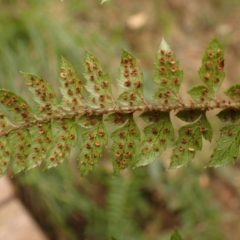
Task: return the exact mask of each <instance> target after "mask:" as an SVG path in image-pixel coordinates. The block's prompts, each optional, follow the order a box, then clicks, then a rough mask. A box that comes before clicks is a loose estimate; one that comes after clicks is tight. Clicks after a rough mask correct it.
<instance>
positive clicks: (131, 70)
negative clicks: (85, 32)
mask: <svg viewBox="0 0 240 240" xmlns="http://www.w3.org/2000/svg"><path fill="white" fill-rule="evenodd" d="M59 74H60V77H59V81H60V93H61V95H62V98H61V101H60V102H59V101H58V100H57V98H56V93H55V91H54V90H53V88H52V87H51V85H50V84H49V83H48V82H47V81H45V80H44V79H42V78H41V77H38V76H36V75H33V74H29V73H23V76H24V79H25V82H26V84H27V86H28V88H29V90H30V92H32V95H33V99H34V100H35V101H36V103H37V105H38V111H37V112H34V111H33V110H32V109H31V108H30V106H29V105H28V104H27V102H26V101H25V100H24V99H22V98H21V97H20V96H17V95H16V94H15V93H13V92H11V91H9V90H5V89H1V90H0V102H1V106H2V107H3V108H2V112H0V157H1V160H0V175H3V174H4V173H5V172H6V170H7V168H8V166H9V165H11V167H12V171H13V173H18V172H20V171H26V170H29V169H31V168H33V167H36V166H39V165H42V164H43V165H44V166H45V168H51V167H55V166H57V165H58V164H60V163H61V162H63V161H64V160H65V159H67V158H68V157H69V154H70V151H71V149H72V148H73V147H74V146H75V144H76V141H77V139H78V138H79V137H81V138H82V143H81V146H80V147H79V149H80V153H79V158H78V166H79V170H80V172H81V174H82V175H85V174H87V173H88V172H89V171H91V170H92V169H93V167H94V166H95V165H96V164H97V162H98V160H99V158H100V157H101V156H102V151H103V148H104V146H105V145H106V144H107V142H108V141H107V140H108V135H109V133H108V130H107V129H106V127H105V125H104V122H105V121H108V122H109V123H111V124H113V125H115V126H116V127H117V129H115V131H113V132H112V133H111V134H110V137H111V138H112V142H113V143H112V147H111V155H112V164H113V169H114V173H115V174H117V173H119V172H120V171H122V170H123V169H125V168H127V167H128V166H135V167H138V166H144V165H147V164H149V163H151V162H152V161H154V160H155V159H157V158H159V156H160V155H161V153H162V152H163V151H164V150H165V149H166V148H167V143H168V141H171V142H173V141H174V129H173V126H172V123H171V118H170V113H171V112H172V111H174V112H177V114H176V116H177V117H178V118H180V119H181V120H183V121H185V122H188V124H187V125H185V126H183V127H181V128H180V129H179V131H178V134H179V136H178V138H177V140H176V141H175V142H174V143H173V144H174V147H173V153H172V156H171V162H170V168H178V167H181V166H184V165H186V164H188V163H189V161H191V160H192V159H193V158H194V157H195V155H196V152H197V151H199V150H201V149H202V139H203V138H204V139H205V140H208V141H211V140H212V134H213V130H212V127H211V125H210V123H209V121H208V119H207V116H206V113H207V111H211V110H212V109H220V112H219V114H218V115H217V116H218V118H219V119H220V120H221V121H223V122H225V123H227V125H226V126H224V127H223V128H222V129H221V136H220V139H219V140H218V141H217V146H216V148H215V150H214V152H213V155H212V158H211V160H210V162H209V166H215V167H216V166H220V165H224V164H226V163H228V162H234V161H235V159H236V158H237V154H238V149H239V145H240V137H239V136H240V134H239V133H240V128H239V124H238V122H239V118H240V114H239V113H240V94H239V93H240V86H239V85H235V86H232V87H230V88H229V89H228V90H227V91H226V92H225V94H226V96H227V97H229V100H224V99H220V98H219V97H218V96H217V90H218V88H219V86H220V85H221V83H222V82H223V80H224V77H225V72H224V53H223V49H222V47H221V45H220V43H219V42H218V40H217V39H213V40H212V41H211V42H210V44H209V46H208V47H207V49H206V51H205V54H204V56H203V59H202V65H201V67H200V69H199V76H200V79H201V80H202V81H203V82H204V84H205V85H204V86H203V85H201V86H196V87H193V88H192V89H190V90H189V91H188V93H189V94H190V96H191V97H192V100H190V101H189V102H184V101H183V100H182V98H181V96H180V94H179V89H180V86H181V83H182V78H183V71H182V70H181V69H180V67H179V62H178V60H177V59H176V56H175V54H174V53H173V51H172V50H171V49H170V47H169V46H168V44H167V43H166V42H165V41H164V40H162V42H161V44H160V47H159V49H158V52H157V55H156V61H155V72H154V76H153V81H154V82H155V83H156V84H157V85H158V89H156V91H155V93H153V101H154V103H152V102H148V101H147V100H146V98H145V96H144V94H143V87H144V81H143V73H142V71H141V69H140V66H139V64H138V63H137V61H136V59H135V58H134V56H133V55H132V54H130V53H129V52H127V51H125V50H124V51H123V52H122V56H121V65H120V76H119V79H118V84H119V86H120V87H121V88H122V93H120V95H119V96H118V97H116V98H115V97H114V95H115V94H113V93H112V88H111V81H110V77H109V74H108V73H107V71H106V70H105V68H104V67H103V65H102V64H101V62H100V61H99V60H98V59H97V58H96V57H95V56H94V55H93V54H91V53H89V52H86V53H85V72H84V77H85V78H86V83H85V85H83V82H82V81H81V80H80V79H79V77H78V76H77V75H76V71H75V70H74V68H73V66H72V65H71V64H70V63H69V62H68V61H67V60H66V59H64V58H63V57H62V59H61V66H60V72H59ZM85 90H86V92H85ZM135 112H139V113H140V114H141V115H140V116H141V118H142V119H143V120H144V121H145V122H146V124H147V125H146V127H145V128H144V130H143V132H144V136H143V137H142V139H141V134H140V130H139V128H138V126H137V122H136V120H135V119H136V117H135ZM78 125H80V126H81V127H82V128H85V131H84V132H81V131H78ZM77 133H80V136H77ZM138 145H140V147H139V149H138V148H137V146H138Z"/></svg>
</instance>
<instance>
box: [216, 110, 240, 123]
mask: <svg viewBox="0 0 240 240" xmlns="http://www.w3.org/2000/svg"><path fill="white" fill-rule="evenodd" d="M217 117H218V118H219V119H220V120H221V121H222V122H228V123H235V122H237V121H238V120H239V119H240V110H239V109H235V108H228V109H224V110H222V111H221V112H219V113H218V114H217Z"/></svg>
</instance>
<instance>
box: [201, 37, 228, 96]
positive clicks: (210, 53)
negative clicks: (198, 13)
mask: <svg viewBox="0 0 240 240" xmlns="http://www.w3.org/2000/svg"><path fill="white" fill-rule="evenodd" d="M198 73H199V76H200V78H201V80H202V81H203V82H204V83H205V84H206V85H207V87H208V89H209V90H210V91H212V92H213V93H214V94H215V93H216V92H217V90H218V88H219V86H220V85H221V83H222V81H223V79H224V77H225V72H224V52H223V48H222V46H221V44H220V43H219V41H218V40H217V39H213V40H212V41H211V42H210V43H209V45H208V47H207V49H206V51H205V53H204V56H203V59H202V66H201V67H200V69H199V71H198ZM212 97H214V96H212Z"/></svg>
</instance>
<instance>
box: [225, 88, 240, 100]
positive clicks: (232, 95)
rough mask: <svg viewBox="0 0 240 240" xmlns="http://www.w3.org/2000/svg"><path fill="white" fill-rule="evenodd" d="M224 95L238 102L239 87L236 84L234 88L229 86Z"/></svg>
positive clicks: (239, 96) (239, 97)
mask: <svg viewBox="0 0 240 240" xmlns="http://www.w3.org/2000/svg"><path fill="white" fill-rule="evenodd" d="M225 94H226V95H227V96H228V97H230V98H231V99H233V100H234V101H237V102H239V101H240V85H239V84H236V85H234V86H231V87H230V88H229V89H228V90H227V91H226V92H225Z"/></svg>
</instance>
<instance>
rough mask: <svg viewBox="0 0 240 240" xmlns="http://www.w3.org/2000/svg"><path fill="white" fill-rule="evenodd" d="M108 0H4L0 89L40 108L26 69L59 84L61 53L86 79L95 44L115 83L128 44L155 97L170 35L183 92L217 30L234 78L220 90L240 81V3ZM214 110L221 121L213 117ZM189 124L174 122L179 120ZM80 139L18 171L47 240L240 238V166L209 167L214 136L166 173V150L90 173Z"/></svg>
mask: <svg viewBox="0 0 240 240" xmlns="http://www.w3.org/2000/svg"><path fill="white" fill-rule="evenodd" d="M100 2H101V1H100V0H85V1H84V0H64V1H60V0H51V1H50V0H1V1H0V84H1V88H8V89H11V90H13V91H15V92H16V93H18V94H20V95H22V96H24V97H25V99H26V100H27V101H28V102H29V103H30V105H32V107H34V103H33V101H32V100H31V95H30V94H29V93H28V91H27V88H26V86H24V84H23V78H22V76H21V74H20V71H24V72H31V73H34V74H37V75H40V76H42V77H43V78H45V79H47V80H48V81H49V82H50V83H51V84H52V85H53V86H54V88H55V89H56V90H57V89H58V87H59V84H58V67H59V62H60V57H61V55H62V56H64V57H65V58H66V59H67V60H68V61H69V62H71V63H72V64H73V66H74V67H75V69H76V71H77V72H78V74H79V76H80V77H82V74H81V73H82V70H83V65H82V63H83V55H84V51H85V49H87V50H89V51H90V52H92V53H93V54H94V55H96V56H97V57H98V58H99V59H100V60H101V61H102V63H103V65H104V66H106V68H107V69H108V71H109V73H110V75H111V77H112V81H113V87H114V89H115V88H116V85H115V79H117V77H118V65H119V63H120V56H121V49H123V48H124V49H127V50H128V51H130V52H131V53H133V54H134V55H135V56H136V57H137V58H138V60H139V62H140V65H141V67H142V70H143V72H144V76H145V90H144V91H145V94H146V95H147V97H148V98H150V97H151V94H152V92H153V89H154V84H153V82H152V81H151V76H152V72H153V61H154V57H155V52H156V51H157V48H158V45H159V43H160V41H161V38H162V37H164V38H165V39H166V40H167V42H168V43H169V44H170V46H171V47H172V49H173V50H174V51H175V53H176V55H177V57H178V59H179V60H180V66H181V67H182V69H183V70H184V72H185V75H184V76H185V77H184V83H183V84H182V87H181V92H182V94H184V96H186V94H185V92H186V90H187V89H189V88H190V87H192V86H194V85H196V84H197V83H198V82H199V79H198V76H197V69H198V68H199V66H200V64H201V57H202V55H203V52H204V49H205V47H206V46H207V44H208V42H209V41H210V40H211V39H212V38H213V37H214V36H217V37H218V38H219V40H220V42H222V44H223V46H224V49H225V51H226V72H227V78H226V81H225V83H224V84H223V86H222V88H221V89H220V92H221V91H222V92H223V90H224V89H226V87H227V86H229V85H231V84H233V83H236V79H239V77H240V68H239V67H238V66H240V47H239V46H240V45H239V41H240V33H239V30H238V29H239V23H240V16H239V14H238V13H239V10H240V3H239V1H237V0H229V1H224V0H212V1H207V0H203V1H196V0H186V1H177V0H169V1H163V0H150V1H144V0H132V1H128V0H121V1H120V0H112V1H110V2H107V3H105V4H103V5H101V4H100ZM82 78H83V77H82ZM114 91H116V90H114ZM59 97H60V96H59ZM186 99H188V98H186ZM209 117H210V121H211V123H212V124H214V126H216V127H217V126H220V123H219V122H218V121H217V120H216V118H215V117H214V115H209ZM182 124H183V123H182V122H179V121H174V125H175V127H176V128H178V127H179V126H181V125H182ZM218 134H219V133H218V131H216V133H215V136H218ZM78 146H80V143H79V144H77V147H76V149H75V150H74V151H73V152H72V154H71V159H69V161H66V162H65V163H64V164H62V165H61V166H58V167H57V168H55V169H50V170H46V171H42V170H41V169H35V170H31V171H29V172H27V173H22V174H19V175H17V176H15V177H14V178H13V181H14V183H15V185H16V187H17V189H18V193H19V197H20V198H21V199H22V201H23V202H24V203H25V204H26V206H27V208H28V209H29V210H30V211H31V212H32V214H33V216H34V217H35V218H36V220H37V221H38V222H39V224H40V225H41V227H42V229H43V230H44V231H45V232H46V234H47V235H48V236H49V239H53V240H54V239H58V240H65V239H66V240H75V239H86V240H105V239H111V237H115V238H117V239H119V240H123V239H124V240H125V239H131V240H134V239H136V240H137V239H138V240H139V239H142V240H145V239H146V240H157V239H159V240H165V239H166V240H168V239H170V234H171V233H172V232H173V229H174V228H177V229H178V230H179V232H180V233H181V235H182V237H183V239H189V240H191V239H194V240H198V239H199V240H200V239H201V240H209V239H211V240H221V239H227V240H228V239H229V240H230V239H231V240H238V239H239V236H240V230H239V229H240V200H239V199H240V198H239V197H240V181H239V180H240V179H239V167H240V166H239V164H236V165H234V166H227V167H224V168H221V169H217V170H213V169H204V166H205V164H206V162H207V160H208V158H209V156H210V154H211V150H212V147H213V146H214V143H213V144H209V143H205V145H204V150H203V152H202V153H200V154H198V155H197V157H196V160H195V161H194V162H193V163H191V164H190V165H189V166H188V167H186V168H183V169H180V170H171V171H166V168H167V166H168V163H169V151H167V152H166V153H165V154H163V156H162V157H161V159H158V160H156V161H155V162H154V163H153V164H151V165H149V166H147V167H144V168H139V169H135V170H133V171H132V170H126V171H124V172H123V173H122V174H120V176H115V177H113V173H112V169H111V166H110V159H109V153H108V152H107V151H106V153H105V154H104V156H103V158H102V159H101V161H100V162H99V166H98V167H96V168H95V170H94V171H93V172H92V173H90V174H89V175H88V176H87V177H84V178H81V177H80V174H79V173H78V171H77V170H76V169H75V167H74V166H75V162H76V158H77V157H76V156H77V148H78Z"/></svg>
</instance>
